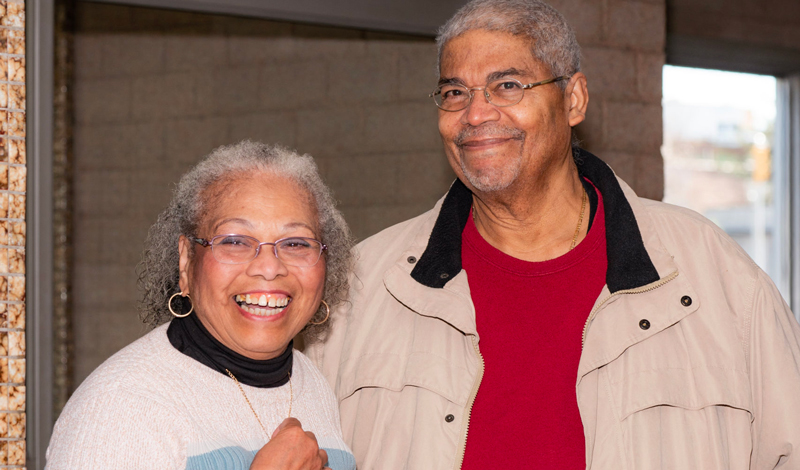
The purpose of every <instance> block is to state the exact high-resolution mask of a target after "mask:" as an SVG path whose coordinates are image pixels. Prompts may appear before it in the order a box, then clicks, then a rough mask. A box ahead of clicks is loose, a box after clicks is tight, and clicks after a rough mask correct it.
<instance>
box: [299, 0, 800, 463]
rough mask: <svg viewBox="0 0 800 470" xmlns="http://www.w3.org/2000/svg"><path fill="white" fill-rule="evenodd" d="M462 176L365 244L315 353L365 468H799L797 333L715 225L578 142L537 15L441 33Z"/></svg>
mask: <svg viewBox="0 0 800 470" xmlns="http://www.w3.org/2000/svg"><path fill="white" fill-rule="evenodd" d="M438 45H439V71H440V78H439V86H438V87H437V88H436V90H435V91H434V93H433V94H432V96H433V98H434V100H435V101H436V104H437V105H438V107H439V108H440V110H439V131H440V133H441V136H442V141H443V142H444V147H445V152H446V154H447V157H448V159H449V162H450V164H451V165H452V167H453V169H454V170H455V172H456V174H457V176H458V179H457V180H456V181H455V182H454V183H453V185H452V187H451V188H450V190H449V192H448V193H447V195H446V196H445V197H444V198H443V199H442V200H440V201H439V202H438V203H437V204H436V206H434V208H433V209H432V210H430V211H429V212H427V213H425V214H423V215H421V216H419V217H417V218H414V219H412V220H409V221H407V222H404V223H401V224H399V225H396V226H394V227H391V228H389V229H387V230H384V231H383V232H381V233H379V234H377V235H375V236H373V237H371V238H369V239H368V240H366V241H364V242H363V243H361V244H360V245H359V247H358V256H359V257H360V259H359V264H358V267H357V269H356V275H355V279H354V282H353V290H352V292H351V305H350V306H349V308H348V309H347V311H344V312H340V319H339V320H338V321H336V322H335V324H334V329H333V332H332V334H331V336H330V337H329V339H328V341H327V343H326V344H325V345H324V346H323V347H322V348H318V349H316V350H314V351H313V352H312V353H313V354H314V356H315V358H316V360H317V362H318V364H320V365H321V366H322V368H323V370H324V372H325V374H326V376H327V377H328V379H329V380H330V381H331V384H332V385H333V387H334V389H335V392H336V394H337V396H338V399H339V402H340V411H341V418H342V426H343V431H344V436H345V440H346V441H348V444H350V446H351V447H352V449H353V451H354V453H355V456H356V459H357V462H358V466H359V468H360V469H361V470H372V469H389V470H393V469H397V470H400V469H414V470H422V469H425V470H429V469H459V468H462V469H489V468H491V469H494V468H498V469H499V468H503V469H505V468H553V469H555V468H557V469H582V468H593V469H615V470H617V469H636V470H642V469H704V470H709V469H748V468H749V469H767V468H774V467H776V466H781V465H782V466H781V468H792V469H799V468H800V454H799V452H800V346H798V343H799V342H800V341H799V339H800V327H799V326H798V324H797V322H796V321H795V319H794V318H793V316H792V314H791V312H790V311H789V309H788V307H787V306H786V304H785V303H784V302H783V300H782V299H781V297H780V295H779V294H778V292H777V290H776V289H775V286H774V285H773V284H772V282H771V281H770V280H769V278H768V277H767V276H766V275H765V274H764V273H763V272H762V271H761V270H760V269H759V268H758V267H757V266H756V265H755V264H754V263H753V262H752V261H751V260H750V259H749V258H748V257H747V255H746V254H745V253H744V252H743V251H742V250H741V249H740V248H739V247H738V246H737V245H736V243H734V242H733V241H732V240H731V239H730V238H728V237H727V236H726V235H725V234H724V233H723V232H721V231H720V230H719V229H718V228H717V227H715V226H714V225H713V224H711V223H710V222H708V221H707V220H705V219H704V218H702V217H701V216H699V215H697V214H695V213H692V212H690V211H688V210H684V209H680V208H677V207H672V206H669V205H666V204H662V203H658V202H654V201H648V200H643V199H640V198H638V197H637V196H636V194H635V193H634V192H633V191H632V190H631V188H629V187H628V186H627V185H626V184H625V183H624V182H623V181H621V180H619V179H618V178H616V176H615V175H614V173H613V171H612V170H611V168H609V167H608V166H607V165H606V164H605V163H603V162H602V161H601V160H600V159H598V158H597V157H595V156H594V155H592V154H590V153H588V152H586V151H583V150H580V149H577V148H574V147H573V146H572V139H571V132H572V128H573V127H574V126H576V125H577V124H578V123H580V122H582V121H583V120H584V118H585V115H586V109H587V104H588V98H589V95H588V90H587V78H586V76H584V74H582V73H581V72H580V71H579V70H580V49H579V46H578V44H577V42H576V41H575V37H574V34H573V32H572V31H571V29H570V28H569V26H568V25H567V24H566V23H565V21H564V19H563V18H562V16H561V15H560V14H559V13H558V12H556V11H555V10H553V9H552V8H551V7H550V6H548V5H546V4H544V3H542V2H541V1H539V0H476V1H473V2H471V3H469V4H468V5H466V6H465V7H463V8H462V9H461V10H460V11H459V12H458V13H457V14H456V15H455V16H454V17H453V18H452V19H451V20H450V21H449V22H448V23H447V24H446V25H445V26H444V27H443V28H442V29H441V34H440V36H439V38H438Z"/></svg>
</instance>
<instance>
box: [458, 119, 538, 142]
mask: <svg viewBox="0 0 800 470" xmlns="http://www.w3.org/2000/svg"><path fill="white" fill-rule="evenodd" d="M494 137H502V138H505V139H516V140H522V139H523V138H524V137H525V131H522V130H520V129H517V128H515V127H509V126H503V125H496V124H495V125H483V126H479V127H468V128H466V129H462V130H461V132H459V133H458V135H457V136H456V138H455V140H454V142H455V144H456V145H457V146H459V147H461V146H462V145H464V143H465V142H466V141H468V140H472V139H475V138H494Z"/></svg>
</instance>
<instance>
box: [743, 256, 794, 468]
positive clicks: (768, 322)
mask: <svg viewBox="0 0 800 470" xmlns="http://www.w3.org/2000/svg"><path fill="white" fill-rule="evenodd" d="M747 330H748V329H747V328H746V330H745V331H747ZM745 342H746V344H745V346H746V351H747V353H748V354H749V366H750V384H751V385H750V386H751V389H752V397H753V423H752V436H753V453H752V457H751V461H750V468H751V469H753V470H766V469H773V468H776V467H778V466H780V468H781V469H786V470H800V325H798V323H797V320H795V317H794V315H793V314H792V312H791V310H790V309H789V306H788V305H786V302H784V301H783V299H782V298H781V295H780V293H779V292H778V290H777V288H776V287H775V285H774V284H773V283H772V281H771V280H770V279H769V277H767V275H766V274H764V272H763V271H761V270H758V277H757V279H756V282H755V291H754V295H753V308H752V310H751V317H750V319H749V337H745Z"/></svg>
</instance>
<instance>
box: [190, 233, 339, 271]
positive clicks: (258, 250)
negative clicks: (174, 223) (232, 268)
mask: <svg viewBox="0 0 800 470" xmlns="http://www.w3.org/2000/svg"><path fill="white" fill-rule="evenodd" d="M223 237H245V238H250V239H252V240H255V242H256V243H257V245H256V250H255V255H253V257H252V258H250V259H249V260H247V261H240V262H238V263H231V262H228V261H222V260H220V259H219V258H217V255H216V253H215V252H214V246H215V245H214V240H217V239H218V238H223ZM297 239H299V240H310V241H313V242H316V243H319V256H318V257H317V260H316V261H315V262H314V263H312V264H302V265H296V264H292V263H291V262H286V260H284V259H283V258H281V257H280V256H278V244H280V243H281V242H282V241H285V240H297ZM189 240H191V241H193V242H195V243H197V244H198V245H200V246H202V247H205V248H208V247H210V248H211V254H212V255H213V256H214V259H215V260H216V261H217V262H218V263H222V264H232V265H236V264H246V263H249V262H251V261H253V260H254V259H256V258H258V255H259V254H260V253H261V247H262V246H264V245H272V254H273V255H275V258H276V259H277V260H278V261H280V262H281V263H283V264H285V265H287V266H295V267H298V268H309V267H311V266H316V265H317V263H319V260H320V259H321V258H322V253H324V252H325V251H327V250H328V245H326V244H324V243H322V242H321V241H319V240H317V239H316V238H309V237H285V238H281V239H279V240H275V241H274V242H262V241H261V240H258V239H257V238H255V237H251V236H249V235H242V234H240V233H224V234H221V235H214V236H213V237H211V238H210V239H208V240H207V239H205V238H197V237H189Z"/></svg>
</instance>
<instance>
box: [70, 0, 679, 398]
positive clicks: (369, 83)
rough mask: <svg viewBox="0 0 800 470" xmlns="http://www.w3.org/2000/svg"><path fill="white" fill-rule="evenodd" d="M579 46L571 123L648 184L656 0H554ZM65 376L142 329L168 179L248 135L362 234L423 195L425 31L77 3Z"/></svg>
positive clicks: (654, 180)
mask: <svg viewBox="0 0 800 470" xmlns="http://www.w3.org/2000/svg"><path fill="white" fill-rule="evenodd" d="M554 5H555V6H556V7H557V8H559V9H560V10H561V11H563V12H564V14H565V15H566V16H567V18H568V20H569V21H570V22H571V23H572V24H573V26H574V27H575V30H576V31H577V34H578V39H579V40H580V41H581V43H582V45H583V47H584V51H585V53H584V55H585V61H584V63H585V71H586V73H587V75H588V76H589V89H590V92H591V101H590V105H589V107H590V109H589V116H588V122H587V123H586V124H583V125H581V128H580V129H579V134H580V136H581V137H582V138H583V139H584V141H585V144H586V146H587V147H588V148H589V149H590V150H592V151H595V152H597V153H598V154H599V155H601V156H603V157H605V158H606V159H607V160H608V161H609V162H610V163H611V164H612V165H614V168H615V170H616V171H617V172H618V173H619V174H620V175H621V176H623V177H624V178H626V179H627V180H628V181H629V182H630V183H631V184H632V185H633V186H634V188H635V189H637V190H638V191H640V193H642V194H644V195H647V196H650V197H655V198H660V197H661V194H662V188H663V178H662V165H661V157H660V153H659V147H660V144H661V106H660V100H661V66H662V65H663V62H664V54H663V48H664V4H663V0H653V1H619V0H602V1H595V0H560V1H558V2H554ZM76 20H77V31H76V43H75V57H76V59H75V74H76V83H75V90H76V91H75V110H76V116H75V117H76V122H75V152H74V154H75V166H74V172H75V185H74V187H75V197H76V199H75V234H74V240H75V245H74V256H75V268H74V269H75V276H74V296H73V297H74V299H75V302H74V306H73V309H74V316H73V320H74V323H73V331H74V336H75V348H74V351H75V357H74V373H75V377H74V379H75V380H74V385H75V386H77V385H78V384H80V381H81V380H82V379H83V378H84V377H86V375H88V373H89V372H91V371H92V370H93V369H94V368H95V367H96V366H97V365H99V364H100V362H102V361H103V360H104V359H105V358H107V357H108V356H109V355H110V354H112V353H113V352H115V351H116V350H118V349H120V348H121V347H123V346H124V345H126V344H127V343H129V342H130V341H132V340H133V339H135V338H136V337H138V336H139V335H141V334H142V333H144V332H145V330H144V328H143V327H142V326H141V324H140V323H139V321H138V319H137V317H136V310H135V302H136V298H137V290H136V286H135V273H134V266H135V265H136V263H137V261H138V259H139V253H140V252H141V248H142V241H143V240H144V237H145V234H146V231H147V228H148V227H149V225H150V224H151V223H152V222H153V221H154V220H155V218H156V216H157V214H158V212H159V211H160V210H161V209H162V208H163V207H164V206H165V205H166V203H167V201H168V199H169V196H170V191H171V189H172V187H173V184H174V183H175V182H176V181H177V179H178V178H179V176H180V175H181V174H182V173H183V172H184V171H185V170H186V169H187V168H188V167H189V166H190V165H192V164H193V163H194V162H196V161H197V159H198V158H199V157H201V156H203V155H204V154H206V153H208V152H209V151H210V150H211V149H213V148H214V147H215V146H218V145H221V144H225V143H230V142H234V141H237V140H240V139H244V138H251V139H256V140H261V141H265V142H279V143H282V144H284V145H287V146H289V147H292V148H296V149H297V150H299V151H301V152H307V153H310V154H311V155H313V156H314V157H315V159H316V160H317V162H318V164H319V166H320V169H321V171H322V174H323V176H324V178H325V179H326V181H327V182H328V183H329V184H330V185H331V187H332V188H333V189H334V192H335V195H336V197H337V198H338V199H339V200H340V201H341V208H342V210H343V212H344V214H345V217H346V218H347V220H348V222H349V223H350V225H351V227H352V228H353V231H354V233H355V234H356V235H357V236H358V237H359V238H364V237H366V236H368V235H370V234H372V233H375V232H377V231H378V230H380V229H382V228H384V227H387V226H389V225H391V224H394V223H396V222H399V221H402V220H404V219H407V218H409V217H412V216H414V215H417V214H419V213H421V212H423V211H425V210H427V209H429V208H430V207H431V206H432V205H433V203H434V202H435V201H436V200H437V199H438V198H439V197H441V195H442V194H443V193H444V192H445V191H446V189H447V187H448V185H449V184H450V182H451V181H452V178H453V175H452V172H451V170H450V169H449V166H448V164H447V162H446V160H445V158H444V155H443V152H442V147H441V142H440V140H439V136H438V131H437V125H436V119H437V111H436V107H435V106H434V105H433V103H432V102H431V101H430V99H429V98H428V97H427V94H428V93H429V92H430V91H431V89H432V88H433V87H434V86H435V84H436V78H437V77H436V74H435V63H436V51H435V45H434V43H433V39H432V38H419V37H408V36H400V35H390V34H381V33H374V32H367V31H360V30H352V29H341V28H333V27H321V26H310V25H301V24H291V23H283V22H272V21H264V20H248V19H242V18H233V17H224V16H214V15H200V14H190V13H181V12H173V11H168V10H154V9H144V8H132V7H120V6H111V5H103V4H95V3H78V11H77V18H76Z"/></svg>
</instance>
